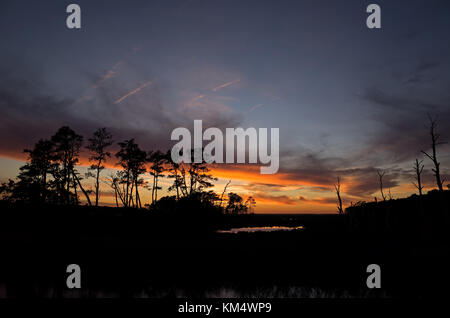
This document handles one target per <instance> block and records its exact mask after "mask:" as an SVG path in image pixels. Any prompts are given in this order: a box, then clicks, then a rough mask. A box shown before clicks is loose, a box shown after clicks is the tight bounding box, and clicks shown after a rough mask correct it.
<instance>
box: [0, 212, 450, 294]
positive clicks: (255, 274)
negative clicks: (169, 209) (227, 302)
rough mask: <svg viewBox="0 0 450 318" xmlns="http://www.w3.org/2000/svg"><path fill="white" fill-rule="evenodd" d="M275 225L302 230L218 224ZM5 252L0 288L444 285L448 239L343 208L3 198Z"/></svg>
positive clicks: (443, 288) (387, 289) (255, 289)
mask: <svg viewBox="0 0 450 318" xmlns="http://www.w3.org/2000/svg"><path fill="white" fill-rule="evenodd" d="M274 225H288V226H299V225H302V226H304V227H305V228H304V229H303V230H299V231H291V232H271V233H240V234H218V233H216V232H215V231H216V230H217V229H228V228H232V227H242V226H274ZM411 233H412V234H411ZM414 233H416V235H414ZM0 251H1V255H0V297H205V296H206V297H418V298H421V297H436V296H439V297H442V296H448V295H449V292H448V291H447V286H448V285H449V283H450V279H449V277H450V275H449V274H448V269H449V268H450V267H449V265H450V264H449V260H448V256H449V248H448V242H447V241H445V240H442V239H441V237H440V236H439V237H431V238H430V237H428V235H427V234H424V233H422V230H421V229H420V228H418V229H417V230H413V231H411V232H410V233H409V234H408V235H402V234H399V233H397V234H393V233H369V232H361V231H359V232H355V231H352V230H350V229H349V220H348V217H347V216H339V215H247V216H234V217H220V218H214V219H206V220H205V219H204V218H200V217H195V218H192V217H188V216H186V215H170V216H164V215H154V214H152V213H150V212H148V211H131V210H123V209H112V208H97V209H96V208H87V207H72V208H68V207H43V208H37V207H33V208H31V207H27V206H22V207H20V206H15V207H11V206H4V207H3V208H2V211H1V213H0ZM72 263H75V264H78V265H80V266H81V273H82V274H81V275H82V288H81V289H80V290H68V289H67V287H66V277H67V275H68V274H66V267H67V265H68V264H72ZM369 264H379V265H380V266H381V269H382V275H381V282H382V288H381V289H378V290H374V289H372V290H370V289H368V288H367V286H366V278H367V276H368V275H369V274H367V273H366V268H367V265H369Z"/></svg>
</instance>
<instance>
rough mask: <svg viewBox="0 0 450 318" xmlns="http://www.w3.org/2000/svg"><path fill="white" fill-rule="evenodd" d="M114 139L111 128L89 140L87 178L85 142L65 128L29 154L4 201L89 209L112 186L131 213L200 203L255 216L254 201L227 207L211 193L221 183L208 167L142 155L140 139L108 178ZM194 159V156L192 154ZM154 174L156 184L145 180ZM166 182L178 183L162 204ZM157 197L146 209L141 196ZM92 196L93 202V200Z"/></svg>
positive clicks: (233, 197)
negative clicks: (82, 166)
mask: <svg viewBox="0 0 450 318" xmlns="http://www.w3.org/2000/svg"><path fill="white" fill-rule="evenodd" d="M113 143H114V142H113V139H112V134H111V133H110V132H108V131H107V129H106V128H100V129H98V130H96V131H95V132H94V133H93V135H92V137H91V138H89V139H88V143H87V145H86V146H85V149H86V150H87V151H88V152H89V162H90V163H91V165H90V167H89V169H88V172H87V173H85V174H84V176H82V175H81V174H80V172H79V171H78V170H77V165H78V164H79V158H80V152H81V150H82V147H83V136H81V135H78V134H77V133H75V131H73V130H72V129H71V128H70V127H68V126H63V127H61V128H60V129H59V130H58V131H57V132H56V133H55V134H54V135H53V136H52V137H51V138H50V139H48V140H47V139H41V140H39V141H38V142H37V143H36V144H35V145H34V148H33V149H32V150H29V149H25V150H24V152H25V153H26V154H27V155H28V158H27V162H26V164H25V165H24V166H22V167H21V168H20V173H19V175H18V176H17V177H16V179H15V180H9V181H8V182H6V183H2V184H1V185H0V198H1V199H2V200H3V201H8V202H13V203H14V202H25V203H31V204H36V203H37V204H56V205H79V204H80V196H82V197H84V199H85V201H86V204H87V205H89V206H98V205H99V199H100V194H101V191H100V184H101V183H104V184H106V185H108V186H109V187H110V188H111V189H112V190H113V192H114V200H115V205H116V207H126V208H143V207H147V208H154V209H155V210H161V209H164V208H168V207H169V206H170V208H174V207H175V208H176V206H177V204H180V202H187V201H196V202H197V203H200V204H201V205H200V207H206V206H208V207H210V208H211V209H215V210H216V211H219V212H221V213H226V214H242V213H252V212H253V209H254V207H255V205H256V201H255V199H254V198H253V197H249V198H248V199H247V200H246V201H244V200H243V198H242V197H241V196H239V195H238V194H236V193H232V192H230V193H228V195H227V198H228V199H227V201H226V205H223V202H224V194H225V192H226V189H227V186H228V185H229V183H230V182H231V181H230V182H228V183H227V185H226V186H225V188H224V192H223V193H222V196H220V197H219V196H218V195H217V194H216V193H215V192H214V191H212V190H208V189H209V188H211V187H212V186H213V182H214V181H216V180H217V178H215V177H213V176H212V175H211V174H210V169H209V167H208V166H207V163H206V162H204V161H203V162H201V163H194V160H192V163H175V162H173V161H172V159H171V156H170V151H168V152H165V153H164V152H161V151H159V150H156V151H148V152H147V151H145V150H142V149H141V148H140V147H139V145H138V144H137V143H136V142H135V140H134V139H129V140H124V141H121V142H118V143H117V145H118V146H119V150H118V151H117V152H116V153H115V157H116V158H117V160H118V162H117V165H118V166H119V167H120V169H119V170H116V171H115V172H113V173H111V174H110V175H109V177H107V178H102V177H101V173H102V171H103V170H104V169H105V163H106V162H107V161H108V160H110V158H111V152H110V151H109V148H110V147H111V146H112V145H113ZM191 155H192V156H193V152H192V154H191ZM147 173H149V174H150V176H151V177H152V178H151V182H148V181H146V180H145V179H144V176H145V175H146V174H147ZM88 178H93V179H94V189H93V190H92V189H87V188H86V184H85V181H84V180H85V179H88ZM161 178H169V179H172V180H173V182H172V184H171V185H170V186H169V187H168V188H167V190H168V191H169V192H175V195H174V196H166V197H163V198H161V199H159V200H158V193H159V192H158V191H159V190H162V187H161V185H160V180H161ZM143 188H144V189H148V190H149V191H150V192H151V202H150V204H145V203H144V204H143V202H142V198H141V190H142V189H143ZM91 196H92V197H93V199H92V200H91Z"/></svg>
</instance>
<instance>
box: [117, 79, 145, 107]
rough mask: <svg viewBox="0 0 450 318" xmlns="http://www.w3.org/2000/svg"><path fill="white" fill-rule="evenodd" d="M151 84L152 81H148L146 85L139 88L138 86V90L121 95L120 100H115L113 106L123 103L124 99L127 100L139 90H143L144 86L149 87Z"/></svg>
mask: <svg viewBox="0 0 450 318" xmlns="http://www.w3.org/2000/svg"><path fill="white" fill-rule="evenodd" d="M151 83H152V81H148V82H147V83H144V84H142V85H141V86H139V87H138V88H136V89H135V90H132V91H131V92H129V93H127V94H125V95H123V96H122V97H121V98H119V99H118V100H116V101H115V102H114V104H119V103H121V102H123V101H124V100H125V99H127V98H128V97H130V96H131V95H134V94H136V93H137V92H139V91H140V90H141V89H143V88H145V87H146V86H148V85H150V84H151Z"/></svg>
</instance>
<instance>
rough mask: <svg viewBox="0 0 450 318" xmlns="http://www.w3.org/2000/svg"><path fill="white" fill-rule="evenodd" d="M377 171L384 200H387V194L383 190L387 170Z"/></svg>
mask: <svg viewBox="0 0 450 318" xmlns="http://www.w3.org/2000/svg"><path fill="white" fill-rule="evenodd" d="M377 173H378V179H379V182H380V192H381V198H382V199H383V201H386V196H385V195H384V191H383V177H384V175H385V174H386V171H381V170H377Z"/></svg>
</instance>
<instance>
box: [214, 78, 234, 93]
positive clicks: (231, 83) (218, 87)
mask: <svg viewBox="0 0 450 318" xmlns="http://www.w3.org/2000/svg"><path fill="white" fill-rule="evenodd" d="M240 81H241V79H240V78H238V79H235V80H234V81H231V82H228V83H225V84H222V85H220V86H217V87H214V88H213V89H212V90H213V91H214V92H217V91H218V90H219V89H222V88H225V87H228V86H230V85H233V84H234V83H238V82H240Z"/></svg>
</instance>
